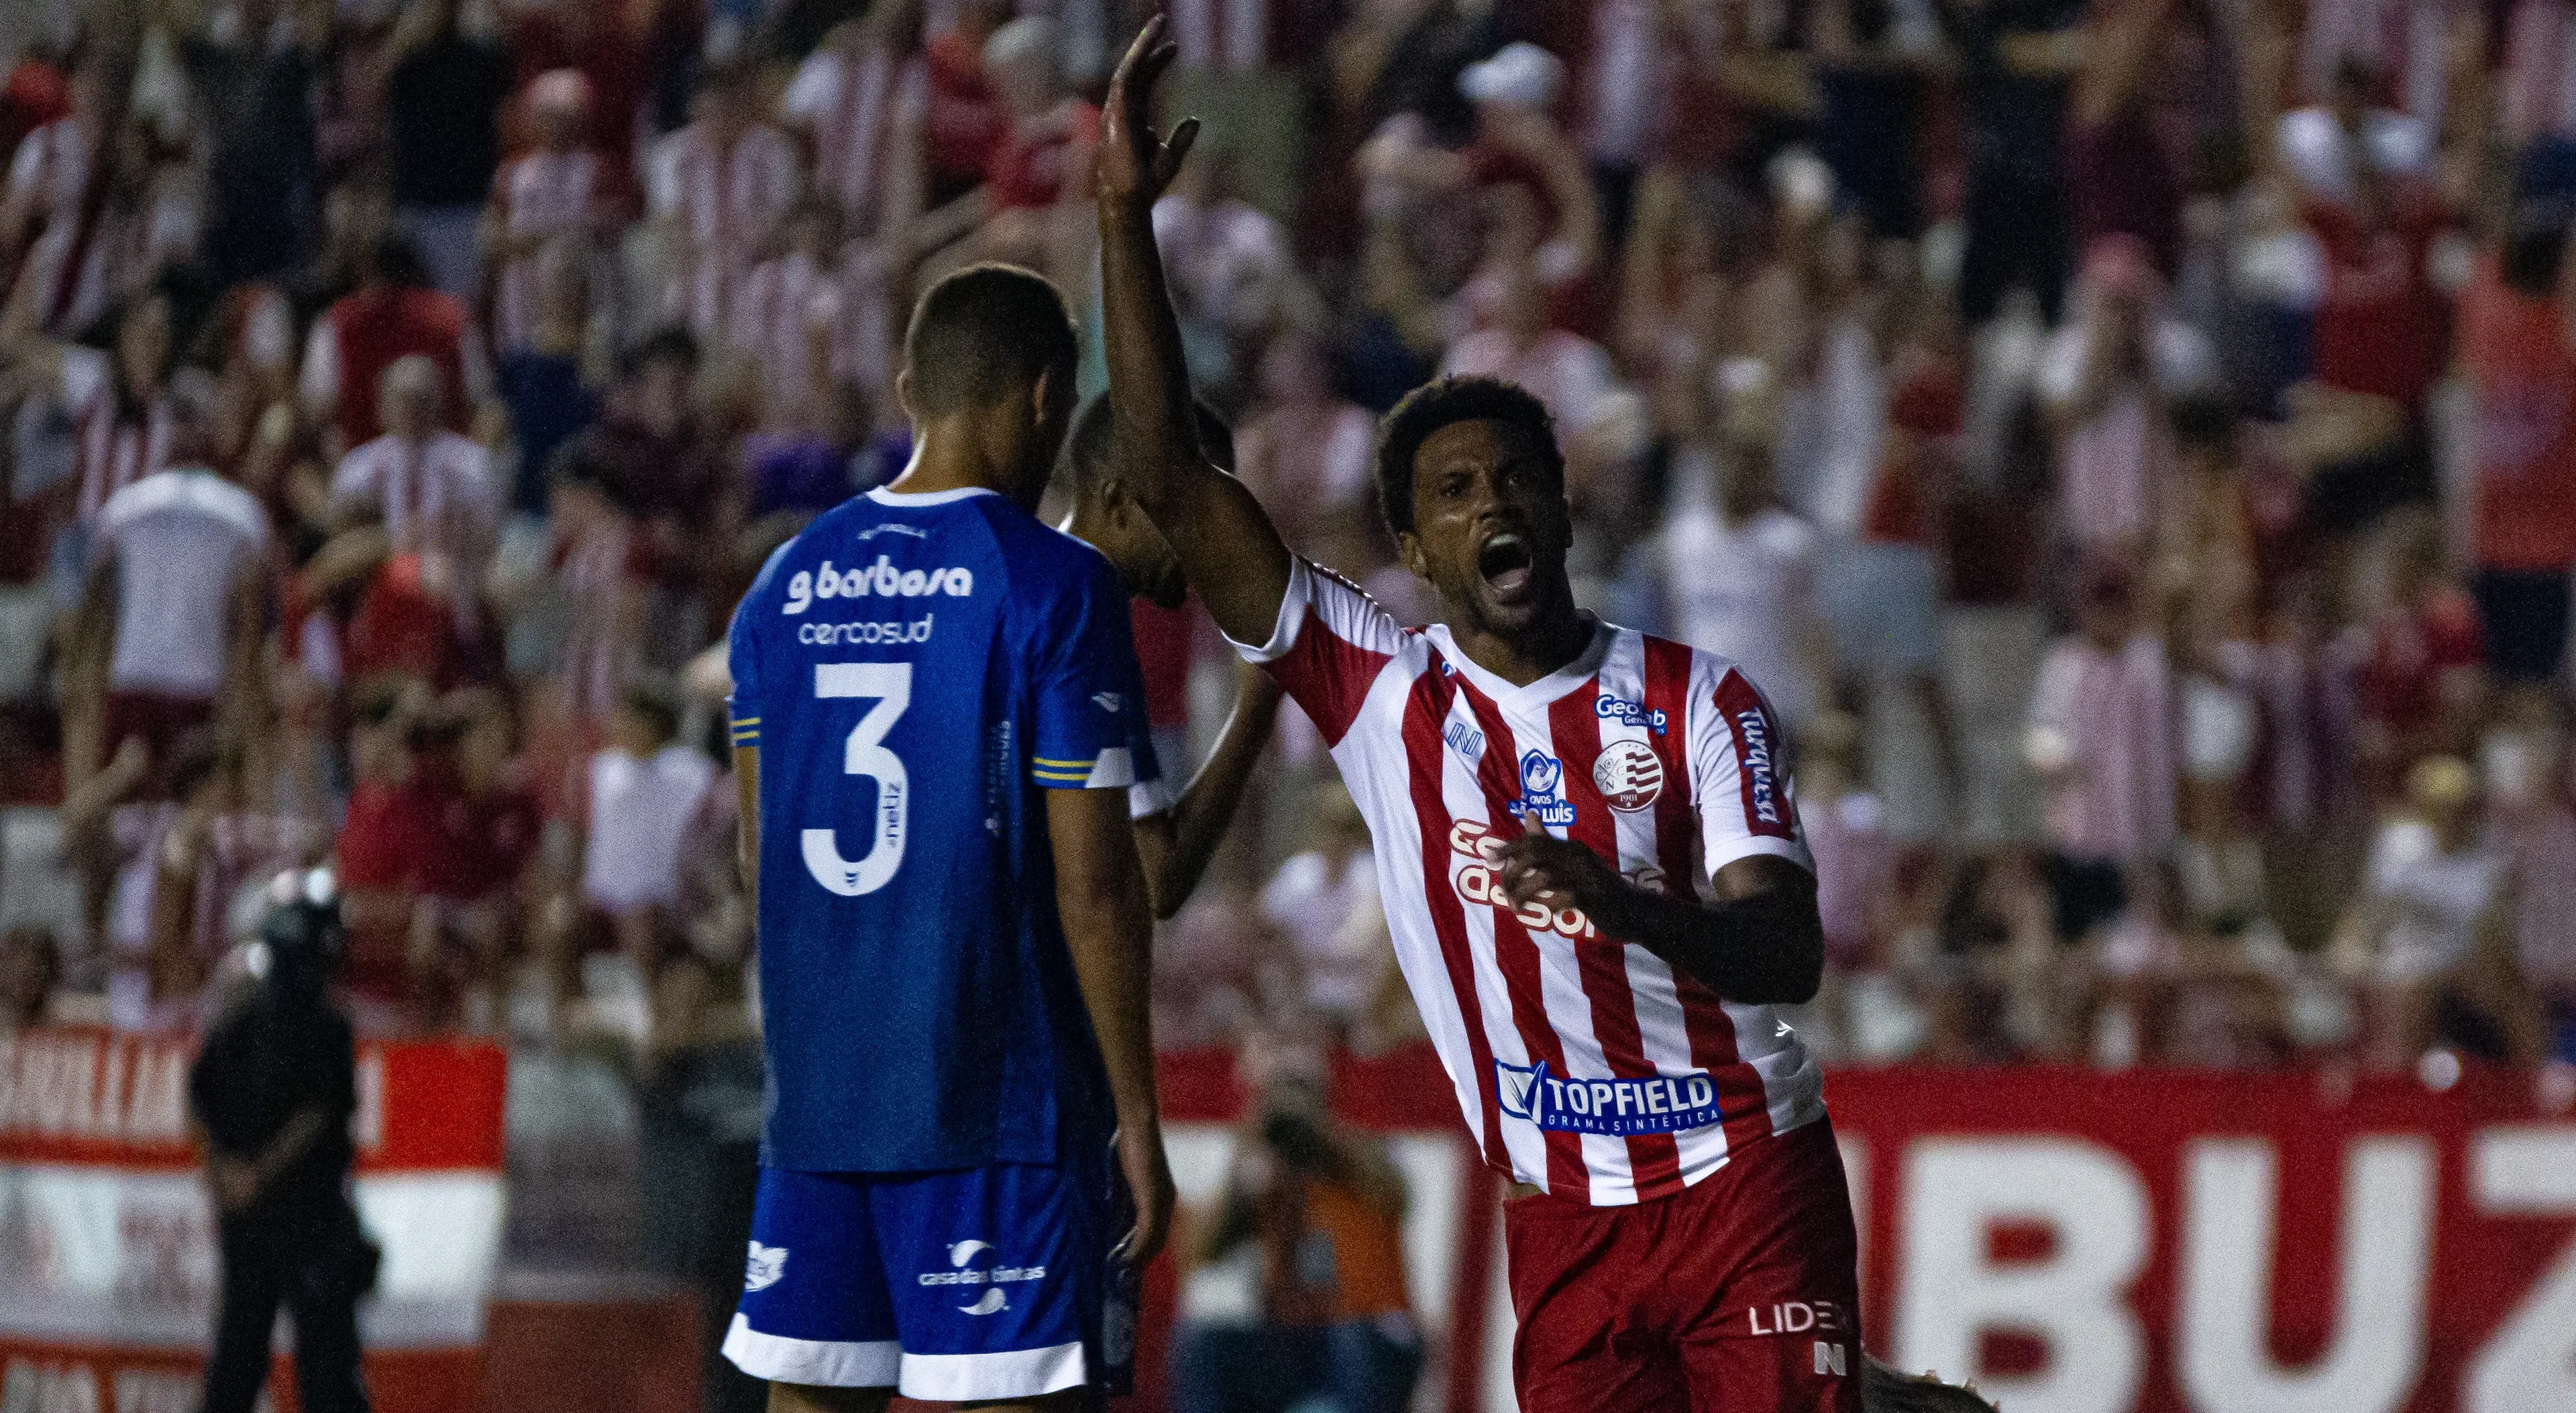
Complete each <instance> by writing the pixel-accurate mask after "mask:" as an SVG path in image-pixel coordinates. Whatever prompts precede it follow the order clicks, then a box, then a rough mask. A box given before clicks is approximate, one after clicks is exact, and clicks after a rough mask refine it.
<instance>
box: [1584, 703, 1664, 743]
mask: <svg viewBox="0 0 2576 1413" xmlns="http://www.w3.org/2000/svg"><path fill="white" fill-rule="evenodd" d="M1592 714H1593V715H1594V716H1597V717H1600V718H1601V719H1602V720H1604V721H1615V722H1618V723H1619V724H1620V725H1622V726H1643V727H1645V728H1646V729H1647V730H1649V731H1652V732H1654V733H1655V734H1656V735H1658V736H1661V735H1663V734H1664V728H1665V727H1667V726H1669V725H1671V724H1672V720H1671V718H1670V717H1668V716H1666V715H1665V714H1664V712H1663V711H1662V710H1661V709H1660V708H1655V707H1649V706H1647V705H1646V704H1645V703H1644V702H1632V701H1628V700H1626V699H1624V698H1620V697H1614V696H1611V695H1610V694H1609V693H1607V692H1604V693H1602V694H1601V695H1600V696H1597V697H1594V698H1593V699H1592Z"/></svg>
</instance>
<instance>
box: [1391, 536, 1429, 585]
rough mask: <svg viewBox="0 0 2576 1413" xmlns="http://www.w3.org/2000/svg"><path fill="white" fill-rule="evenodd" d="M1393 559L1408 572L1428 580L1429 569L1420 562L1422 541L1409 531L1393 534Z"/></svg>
mask: <svg viewBox="0 0 2576 1413" xmlns="http://www.w3.org/2000/svg"><path fill="white" fill-rule="evenodd" d="M1395 557H1396V560H1397V562H1398V563H1401V564H1402V565H1403V566H1404V567H1405V568H1406V569H1407V570H1409V571H1410V572H1412V573H1414V574H1416V575H1418V576H1420V577H1422V578H1425V579H1428V578H1430V577H1431V568H1430V566H1429V565H1427V564H1425V563H1423V560H1422V539H1421V537H1420V536H1418V535H1415V534H1414V533H1413V532H1412V531H1411V530H1398V531H1396V532H1395Z"/></svg>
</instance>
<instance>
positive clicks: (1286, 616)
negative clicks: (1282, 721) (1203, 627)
mask: <svg viewBox="0 0 2576 1413" xmlns="http://www.w3.org/2000/svg"><path fill="white" fill-rule="evenodd" d="M1403 646H1404V628H1403V626H1402V625H1400V624H1398V623H1397V622H1396V621H1395V615H1393V614H1391V613H1388V612H1387V611H1386V610H1385V609H1383V608H1381V607H1379V606H1378V602H1377V600H1375V599H1373V598H1370V597H1369V596H1368V595H1367V594H1366V593H1365V592H1363V591H1362V590H1361V589H1360V587H1359V586H1358V585H1356V584H1353V583H1352V582H1351V581H1349V580H1348V579H1345V578H1343V577H1341V576H1340V575H1338V574H1335V573H1333V572H1332V571H1331V570H1328V569H1320V568H1317V567H1316V566H1315V565H1313V564H1310V563H1308V562H1307V561H1306V559H1305V557H1304V556H1302V555H1299V556H1292V557H1291V558H1290V559H1289V561H1288V592H1287V593H1286V594H1284V595H1282V596H1281V597H1280V600H1279V621H1278V622H1277V623H1276V624H1275V625H1273V626H1272V628H1271V630H1270V640H1269V641H1268V642H1266V643H1260V644H1250V643H1236V644H1235V645H1234V647H1235V651H1237V652H1239V653H1241V654H1243V657H1244V660H1245V661H1247V662H1255V663H1259V664H1261V665H1263V666H1264V667H1267V668H1268V669H1269V671H1270V675H1271V677H1272V679H1273V680H1275V681H1277V682H1278V683H1279V688H1280V690H1281V691H1284V692H1286V693H1287V694H1288V697H1289V700H1291V701H1294V702H1295V703H1296V704H1297V705H1298V707H1299V708H1301V709H1302V710H1304V712H1305V713H1306V715H1307V716H1308V717H1310V718H1312V719H1313V721H1314V723H1315V729H1316V730H1318V731H1320V732H1322V733H1323V737H1324V744H1325V745H1326V746H1327V747H1331V746H1337V745H1340V744H1341V740H1342V737H1343V735H1344V734H1345V733H1347V732H1348V731H1349V730H1350V729H1351V722H1352V721H1354V720H1355V719H1357V718H1358V716H1359V712H1360V703H1361V702H1363V701H1365V700H1367V699H1368V692H1369V687H1370V685H1371V684H1372V683H1374V682H1376V681H1377V678H1378V674H1379V673H1380V672H1382V671H1384V670H1385V668H1386V665H1387V663H1388V662H1389V661H1390V660H1391V659H1393V658H1394V656H1395V655H1396V653H1397V652H1399V651H1401V650H1402V648H1403Z"/></svg>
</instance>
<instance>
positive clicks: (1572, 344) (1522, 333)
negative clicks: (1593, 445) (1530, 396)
mask: <svg viewBox="0 0 2576 1413" xmlns="http://www.w3.org/2000/svg"><path fill="white" fill-rule="evenodd" d="M1499 273H1500V277H1501V278H1500V283H1499V286H1498V290H1497V300H1496V309H1495V315H1496V317H1495V320H1494V322H1493V323H1492V324H1491V325H1489V326H1487V327H1485V328H1481V329H1477V330H1476V331H1474V332H1473V333H1470V334H1468V335H1467V336H1466V337H1464V338H1461V339H1459V340H1458V341H1457V342H1455V343H1453V344H1451V345H1450V346H1449V356H1448V357H1447V358H1445V359H1443V360H1442V361H1441V364H1440V373H1441V376H1443V377H1450V378H1461V377H1474V378H1499V379H1501V380H1502V381H1504V382H1508V383H1514V384H1517V385H1519V386H1521V387H1524V388H1527V389H1528V390H1529V391H1530V392H1532V393H1534V394H1536V395H1537V397H1538V400H1539V401H1541V402H1543V403H1546V404H1547V410H1548V411H1549V412H1550V413H1551V414H1553V415H1554V416H1555V418H1556V425H1557V429H1558V432H1559V433H1560V434H1561V435H1562V436H1564V437H1565V438H1566V440H1568V441H1574V440H1576V439H1578V438H1579V437H1580V436H1581V435H1582V434H1583V433H1584V431H1585V430H1586V429H1587V428H1589V427H1590V426H1591V424H1592V418H1593V414H1594V413H1596V412H1598V411H1601V410H1603V403H1604V400H1605V399H1606V398H1607V397H1608V396H1609V394H1610V393H1612V392H1614V391H1616V390H1617V388H1618V377H1617V374H1616V373H1614V372H1613V371H1612V369H1611V367H1610V355H1609V354H1608V353H1607V352H1606V351H1604V350H1603V349H1602V347H1601V345H1599V344H1597V343H1594V342H1593V341H1592V340H1590V339H1587V338H1585V337H1583V336H1582V335H1581V334H1576V333H1569V332H1567V331H1566V330H1564V329H1560V328H1556V327H1553V326H1551V325H1550V324H1549V322H1548V304H1547V289H1546V286H1545V284H1544V283H1543V281H1542V280H1541V277H1540V275H1539V272H1538V270H1537V269H1536V267H1535V265H1534V263H1533V262H1531V261H1527V260H1524V261H1521V262H1518V263H1516V264H1515V265H1514V266H1512V267H1511V268H1510V269H1507V270H1504V271H1501V272H1499Z"/></svg>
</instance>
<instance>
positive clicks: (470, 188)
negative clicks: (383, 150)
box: [385, 35, 510, 206]
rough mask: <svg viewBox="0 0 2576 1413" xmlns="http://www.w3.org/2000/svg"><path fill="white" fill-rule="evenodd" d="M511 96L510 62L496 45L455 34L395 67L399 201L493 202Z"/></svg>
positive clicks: (389, 106)
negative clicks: (505, 110) (505, 114)
mask: <svg viewBox="0 0 2576 1413" xmlns="http://www.w3.org/2000/svg"><path fill="white" fill-rule="evenodd" d="M509 96H510V60H509V57H508V56H507V55H505V54H503V53H502V52H501V50H500V49H498V48H497V47H495V46H493V45H489V44H481V43H477V42H475V41H473V40H470V39H463V38H459V37H457V36H455V35H450V36H448V37H447V38H445V39H437V40H432V41H430V42H429V43H428V44H425V45H423V46H421V47H420V48H419V49H418V50H416V51H414V52H413V53H412V54H410V55H409V56H407V57H406V58H404V59H403V61H402V62H401V63H399V64H397V65H395V66H394V72H393V78H392V80H391V81H390V82H389V83H388V84H387V85H386V88H385V127H386V129H387V131H388V132H389V133H390V134H391V136H392V139H393V185H394V203H395V204H396V205H398V206H472V205H476V204H478V203H480V202H482V201H483V200H485V199H486V198H488V197H489V196H490V195H491V194H492V174H493V173H494V172H495V171H498V170H499V169H500V166H501V105H502V104H503V103H504V102H506V101H507V100H508V99H509Z"/></svg>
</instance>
